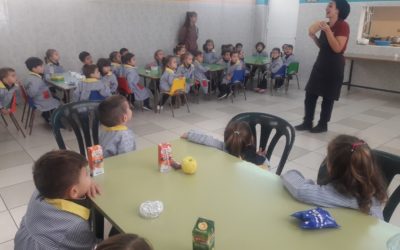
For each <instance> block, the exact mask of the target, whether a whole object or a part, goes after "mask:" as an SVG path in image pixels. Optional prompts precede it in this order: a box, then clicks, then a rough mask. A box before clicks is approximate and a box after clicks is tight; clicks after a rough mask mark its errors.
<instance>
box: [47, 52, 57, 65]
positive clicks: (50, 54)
mask: <svg viewBox="0 0 400 250" xmlns="http://www.w3.org/2000/svg"><path fill="white" fill-rule="evenodd" d="M56 52H57V50H55V49H48V50H46V54H45V56H44V62H45V63H49V62H51V60H50V57H52V56H53V54H54V53H56Z"/></svg>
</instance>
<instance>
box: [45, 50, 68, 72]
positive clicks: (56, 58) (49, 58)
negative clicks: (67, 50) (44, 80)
mask: <svg viewBox="0 0 400 250" xmlns="http://www.w3.org/2000/svg"><path fill="white" fill-rule="evenodd" d="M44 62H45V65H44V74H45V76H48V75H52V74H62V73H64V68H63V67H62V66H61V65H60V54H59V53H58V51H57V50H55V49H48V50H47V51H46V56H45V57H44Z"/></svg>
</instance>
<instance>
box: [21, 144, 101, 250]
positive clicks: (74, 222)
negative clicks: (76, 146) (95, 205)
mask: <svg viewBox="0 0 400 250" xmlns="http://www.w3.org/2000/svg"><path fill="white" fill-rule="evenodd" d="M87 165H88V162H87V160H86V159H85V157H83V156H82V155H81V154H79V153H76V152H74V151H69V150H55V151H51V152H48V153H46V154H44V155H43V156H41V157H40V158H39V159H38V160H37V161H36V162H35V164H34V166H33V181H34V184H35V187H36V190H35V191H34V192H33V194H32V197H31V199H30V201H29V203H28V209H27V211H26V213H25V216H24V217H23V218H22V220H21V224H20V226H19V229H18V231H17V234H16V235H15V238H14V248H15V249H19V250H30V249H94V246H95V245H96V244H97V243H98V242H99V240H98V239H96V236H95V235H94V233H93V232H92V231H91V223H90V219H89V218H90V200H89V199H88V198H87V197H88V196H89V197H94V196H96V195H97V194H99V193H100V192H99V188H98V187H97V185H96V184H95V183H94V182H93V181H92V179H91V178H90V176H89V174H88V171H87Z"/></svg>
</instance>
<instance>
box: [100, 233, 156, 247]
mask: <svg viewBox="0 0 400 250" xmlns="http://www.w3.org/2000/svg"><path fill="white" fill-rule="evenodd" d="M96 250H153V247H152V246H151V244H150V243H149V242H148V241H147V240H146V239H143V238H142V237H140V236H138V235H136V234H118V235H114V236H112V237H110V238H108V239H106V240H105V241H103V242H102V243H100V244H99V245H98V246H97V247H96Z"/></svg>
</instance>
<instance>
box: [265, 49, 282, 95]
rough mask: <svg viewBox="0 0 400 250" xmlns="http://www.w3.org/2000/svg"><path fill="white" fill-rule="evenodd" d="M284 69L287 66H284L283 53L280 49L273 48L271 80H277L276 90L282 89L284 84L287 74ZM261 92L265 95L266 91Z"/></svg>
mask: <svg viewBox="0 0 400 250" xmlns="http://www.w3.org/2000/svg"><path fill="white" fill-rule="evenodd" d="M282 67H286V66H285V65H284V64H283V61H282V58H281V51H280V49H279V48H273V49H272V51H271V64H270V71H271V79H275V86H274V88H275V89H277V88H280V87H281V86H282V85H283V83H284V77H285V72H282ZM259 92H260V93H264V92H265V89H261V90H260V91H259Z"/></svg>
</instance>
